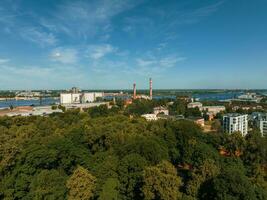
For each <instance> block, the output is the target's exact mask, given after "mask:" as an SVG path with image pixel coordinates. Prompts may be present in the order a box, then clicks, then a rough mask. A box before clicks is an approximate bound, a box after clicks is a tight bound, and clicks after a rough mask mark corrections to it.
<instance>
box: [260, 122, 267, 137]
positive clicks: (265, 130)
mask: <svg viewBox="0 0 267 200" xmlns="http://www.w3.org/2000/svg"><path fill="white" fill-rule="evenodd" d="M259 125H260V131H261V135H262V136H265V137H266V136H267V120H260V122H259Z"/></svg>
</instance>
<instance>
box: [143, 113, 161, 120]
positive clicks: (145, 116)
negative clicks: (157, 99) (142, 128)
mask: <svg viewBox="0 0 267 200" xmlns="http://www.w3.org/2000/svg"><path fill="white" fill-rule="evenodd" d="M141 117H143V118H145V119H146V120H147V121H153V120H158V117H157V115H155V114H143V115H141Z"/></svg>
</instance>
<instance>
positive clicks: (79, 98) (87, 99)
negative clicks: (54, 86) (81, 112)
mask: <svg viewBox="0 0 267 200" xmlns="http://www.w3.org/2000/svg"><path fill="white" fill-rule="evenodd" d="M103 96H104V94H103V93H102V92H87V93H61V94H60V104H74V103H91V102H94V101H96V99H97V98H98V97H103Z"/></svg>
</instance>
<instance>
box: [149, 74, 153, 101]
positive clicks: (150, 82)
mask: <svg viewBox="0 0 267 200" xmlns="http://www.w3.org/2000/svg"><path fill="white" fill-rule="evenodd" d="M149 97H150V99H151V100H152V78H150V79H149Z"/></svg>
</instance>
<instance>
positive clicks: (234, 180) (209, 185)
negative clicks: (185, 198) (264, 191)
mask: <svg viewBox="0 0 267 200" xmlns="http://www.w3.org/2000/svg"><path fill="white" fill-rule="evenodd" d="M199 199H203V200H204V199H205V200H208V199H212V200H228V199H231V200H241V199H242V200H254V199H255V200H256V199H257V197H256V193H255V190H254V187H253V185H252V184H251V182H250V181H249V179H248V178H247V177H246V176H245V175H244V174H243V173H242V172H240V171H239V169H238V168H228V169H225V170H224V171H223V172H222V173H221V174H220V175H218V176H217V177H214V178H213V179H211V180H210V181H207V182H206V183H205V184H203V186H202V187H201V189H200V193H199Z"/></svg>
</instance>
